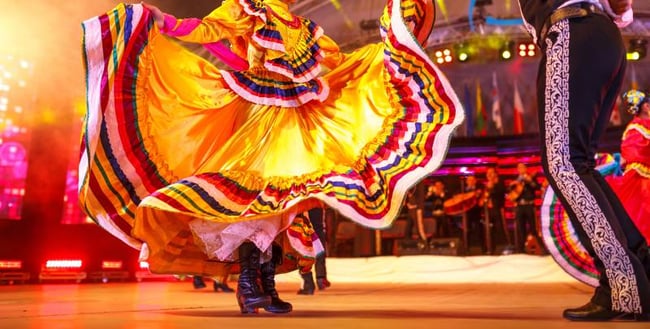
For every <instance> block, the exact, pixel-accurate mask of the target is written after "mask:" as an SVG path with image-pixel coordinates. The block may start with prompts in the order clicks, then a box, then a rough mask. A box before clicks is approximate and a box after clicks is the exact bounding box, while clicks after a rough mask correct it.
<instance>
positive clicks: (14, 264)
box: [0, 260, 23, 270]
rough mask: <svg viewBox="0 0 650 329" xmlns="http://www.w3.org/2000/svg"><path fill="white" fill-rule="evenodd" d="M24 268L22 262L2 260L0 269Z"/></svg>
mask: <svg viewBox="0 0 650 329" xmlns="http://www.w3.org/2000/svg"><path fill="white" fill-rule="evenodd" d="M22 267H23V262H22V261H21V260H0V269H12V270H18V269H21V268H22Z"/></svg>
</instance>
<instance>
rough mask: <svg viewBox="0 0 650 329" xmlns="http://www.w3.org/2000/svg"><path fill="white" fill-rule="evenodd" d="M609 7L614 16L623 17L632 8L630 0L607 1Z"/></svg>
mask: <svg viewBox="0 0 650 329" xmlns="http://www.w3.org/2000/svg"><path fill="white" fill-rule="evenodd" d="M609 5H610V7H612V11H613V12H614V14H616V15H623V14H624V13H625V12H626V11H628V10H629V9H630V8H632V0H609Z"/></svg>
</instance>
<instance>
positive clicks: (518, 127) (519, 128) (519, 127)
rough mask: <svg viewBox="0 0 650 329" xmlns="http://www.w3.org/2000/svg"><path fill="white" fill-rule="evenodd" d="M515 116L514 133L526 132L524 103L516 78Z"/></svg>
mask: <svg viewBox="0 0 650 329" xmlns="http://www.w3.org/2000/svg"><path fill="white" fill-rule="evenodd" d="M514 98H515V99H514V116H513V120H512V121H513V123H514V125H513V129H512V133H513V134H515V135H517V134H523V133H524V103H523V102H522V101H521V95H519V87H517V80H515V97H514Z"/></svg>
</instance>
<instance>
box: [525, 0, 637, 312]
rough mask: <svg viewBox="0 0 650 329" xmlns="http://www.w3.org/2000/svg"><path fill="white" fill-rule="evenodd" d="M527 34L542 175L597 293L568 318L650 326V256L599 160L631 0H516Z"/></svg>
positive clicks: (621, 67)
mask: <svg viewBox="0 0 650 329" xmlns="http://www.w3.org/2000/svg"><path fill="white" fill-rule="evenodd" d="M519 4H520V6H521V12H522V16H523V18H524V25H525V26H526V27H527V29H528V31H529V33H530V34H531V35H532V36H533V39H534V40H535V42H536V43H537V44H538V45H539V46H540V47H541V49H542V59H541V61H540V69H539V71H538V72H539V75H538V79H537V81H538V83H537V90H538V92H537V95H538V97H537V101H538V106H537V108H538V109H539V111H538V112H539V124H540V137H541V143H540V144H541V145H540V146H541V153H542V165H543V167H544V173H545V174H546V176H547V178H548V181H549V184H550V186H551V187H553V190H554V191H555V192H556V193H557V195H558V197H559V199H560V200H561V201H562V204H563V205H564V207H565V209H566V211H567V214H568V216H569V219H570V220H571V224H573V227H574V228H575V229H576V234H577V235H578V237H579V239H580V242H581V243H582V245H584V246H585V248H586V249H587V251H588V252H589V254H590V255H591V256H592V257H593V258H594V260H595V264H596V268H597V269H598V271H599V273H600V278H599V279H600V280H599V281H600V286H599V287H598V288H596V291H595V294H594V296H593V297H592V298H591V300H590V301H589V302H588V303H587V304H585V305H583V306H581V307H577V308H572V309H567V310H565V311H564V314H563V315H564V317H565V318H566V319H569V320H573V321H610V320H617V319H630V318H631V319H637V320H644V319H645V320H648V318H650V280H649V277H650V255H649V254H648V246H647V243H646V241H645V239H644V238H643V236H642V235H641V233H640V232H639V230H638V229H637V228H636V226H635V225H634V223H633V222H632V220H631V219H630V217H629V215H628V214H627V213H626V211H625V209H624V207H623V205H622V204H621V202H620V200H619V199H618V198H617V197H616V194H615V193H614V191H612V189H611V188H610V186H609V185H608V184H607V182H606V181H605V179H603V177H602V176H601V175H600V174H599V173H598V171H597V170H595V165H596V163H595V155H596V151H597V149H598V144H599V141H600V138H601V137H602V136H603V133H604V132H605V129H606V127H607V124H608V122H609V118H610V116H611V113H612V109H613V107H614V104H615V101H616V98H617V97H619V91H620V88H621V84H622V82H623V77H624V76H625V66H626V50H625V44H624V42H623V38H622V37H621V32H620V31H619V29H618V27H617V25H619V27H622V26H625V25H627V24H629V23H630V22H631V21H632V0H600V1H598V0H583V1H580V0H578V1H576V0H554V1H549V0H519Z"/></svg>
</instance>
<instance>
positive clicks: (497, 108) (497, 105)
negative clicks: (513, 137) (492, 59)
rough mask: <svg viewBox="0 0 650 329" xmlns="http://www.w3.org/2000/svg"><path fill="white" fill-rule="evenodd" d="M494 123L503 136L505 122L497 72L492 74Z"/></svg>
mask: <svg viewBox="0 0 650 329" xmlns="http://www.w3.org/2000/svg"><path fill="white" fill-rule="evenodd" d="M492 122H494V126H495V127H496V128H497V131H498V132H499V135H502V134H503V120H502V119H501V102H500V101H499V85H498V84H497V73H496V72H492Z"/></svg>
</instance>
